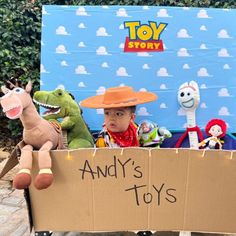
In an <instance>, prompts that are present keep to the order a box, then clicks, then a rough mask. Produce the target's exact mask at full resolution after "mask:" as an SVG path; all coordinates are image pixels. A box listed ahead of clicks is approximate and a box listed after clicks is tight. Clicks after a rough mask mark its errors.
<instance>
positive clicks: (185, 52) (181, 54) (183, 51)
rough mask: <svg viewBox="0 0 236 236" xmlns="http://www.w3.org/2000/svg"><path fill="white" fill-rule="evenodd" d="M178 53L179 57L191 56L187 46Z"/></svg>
mask: <svg viewBox="0 0 236 236" xmlns="http://www.w3.org/2000/svg"><path fill="white" fill-rule="evenodd" d="M177 55H178V57H189V56H191V55H190V54H189V53H188V50H187V49H186V48H180V49H179V51H178V53H177Z"/></svg>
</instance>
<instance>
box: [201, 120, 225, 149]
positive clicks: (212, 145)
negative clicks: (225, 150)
mask: <svg viewBox="0 0 236 236" xmlns="http://www.w3.org/2000/svg"><path fill="white" fill-rule="evenodd" d="M226 130H227V126H226V123H225V122H224V121H223V120H220V119H212V120H210V121H209V122H208V123H207V125H206V128H205V132H206V134H207V135H209V136H210V137H208V138H206V139H204V140H203V141H202V142H200V143H199V147H200V148H201V147H202V148H206V149H222V145H223V143H224V141H223V140H221V138H223V137H224V136H225V134H226Z"/></svg>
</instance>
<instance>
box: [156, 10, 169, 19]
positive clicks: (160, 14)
mask: <svg viewBox="0 0 236 236" xmlns="http://www.w3.org/2000/svg"><path fill="white" fill-rule="evenodd" d="M157 17H170V16H169V14H168V11H167V10H166V9H160V10H159V11H158V12H157Z"/></svg>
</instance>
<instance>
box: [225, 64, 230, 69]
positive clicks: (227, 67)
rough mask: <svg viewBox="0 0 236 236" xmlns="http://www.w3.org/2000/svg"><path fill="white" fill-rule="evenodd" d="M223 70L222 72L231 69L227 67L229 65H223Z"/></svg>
mask: <svg viewBox="0 0 236 236" xmlns="http://www.w3.org/2000/svg"><path fill="white" fill-rule="evenodd" d="M223 69H224V70H230V69H231V67H230V66H229V64H224V66H223Z"/></svg>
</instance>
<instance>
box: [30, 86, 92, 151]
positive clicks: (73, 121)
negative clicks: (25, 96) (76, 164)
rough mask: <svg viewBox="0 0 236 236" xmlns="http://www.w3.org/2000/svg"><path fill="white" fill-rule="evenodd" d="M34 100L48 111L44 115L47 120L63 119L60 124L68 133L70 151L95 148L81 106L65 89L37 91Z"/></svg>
mask: <svg viewBox="0 0 236 236" xmlns="http://www.w3.org/2000/svg"><path fill="white" fill-rule="evenodd" d="M33 100H34V102H35V103H36V104H38V105H39V106H42V107H44V108H46V109H47V110H46V112H44V114H43V118H45V119H46V120H57V121H59V120H60V119H62V121H61V122H59V123H60V125H61V128H62V130H65V131H67V142H68V147H69V149H76V148H87V147H88V148H89V147H93V146H94V140H93V136H92V134H91V133H90V131H89V129H88V127H87V125H86V123H85V122H84V119H83V117H82V112H81V109H80V107H79V105H78V104H77V102H76V101H75V100H74V98H73V97H72V95H71V94H69V93H68V92H67V91H65V90H63V89H56V90H54V91H37V92H35V94H34V96H33Z"/></svg>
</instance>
